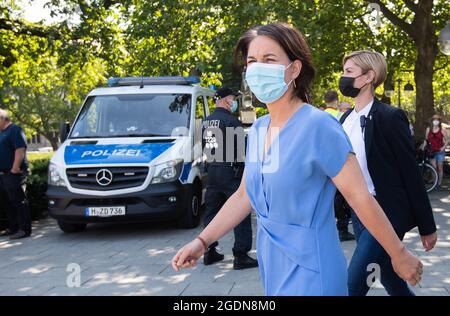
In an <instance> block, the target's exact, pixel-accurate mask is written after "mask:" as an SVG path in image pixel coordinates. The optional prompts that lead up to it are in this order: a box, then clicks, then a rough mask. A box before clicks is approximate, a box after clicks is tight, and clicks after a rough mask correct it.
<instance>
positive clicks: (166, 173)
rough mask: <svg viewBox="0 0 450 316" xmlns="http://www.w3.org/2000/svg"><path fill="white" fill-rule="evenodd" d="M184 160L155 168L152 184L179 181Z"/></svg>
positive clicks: (172, 161)
mask: <svg viewBox="0 0 450 316" xmlns="http://www.w3.org/2000/svg"><path fill="white" fill-rule="evenodd" d="M183 162H184V161H183V159H175V160H171V161H168V162H165V163H162V164H160V165H156V166H155V176H154V177H153V179H152V183H165V182H170V181H174V180H176V179H178V178H179V177H180V175H181V171H182V170H183Z"/></svg>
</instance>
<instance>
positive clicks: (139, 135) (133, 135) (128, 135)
mask: <svg viewBox="0 0 450 316" xmlns="http://www.w3.org/2000/svg"><path fill="white" fill-rule="evenodd" d="M115 137H170V135H162V134H137V133H136V134H126V135H117V136H115Z"/></svg>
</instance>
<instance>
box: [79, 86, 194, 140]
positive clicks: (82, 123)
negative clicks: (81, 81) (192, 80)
mask: <svg viewBox="0 0 450 316" xmlns="http://www.w3.org/2000/svg"><path fill="white" fill-rule="evenodd" d="M190 109H191V95H190V94H133V95H105V96H92V97H89V98H88V99H87V100H86V103H85V104H84V106H83V109H82V110H81V112H80V115H79V116H78V119H77V121H76V122H75V124H74V126H73V129H72V133H71V137H70V138H100V137H102V138H104V137H143V136H171V135H172V134H173V133H177V130H180V129H187V128H189V116H190V115H189V114H190V112H191V111H190Z"/></svg>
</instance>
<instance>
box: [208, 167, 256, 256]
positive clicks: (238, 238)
mask: <svg viewBox="0 0 450 316" xmlns="http://www.w3.org/2000/svg"><path fill="white" fill-rule="evenodd" d="M240 168H241V169H240V170H237V169H236V168H233V167H231V166H217V165H210V166H208V184H207V187H206V194H205V218H204V221H203V223H204V225H205V227H206V226H207V225H208V224H209V223H210V222H211V221H212V220H213V218H214V217H215V216H216V215H217V213H218V212H219V210H220V209H221V208H222V206H223V205H224V204H225V202H226V201H227V200H228V198H229V197H230V196H231V195H233V193H234V192H236V190H237V189H238V188H239V184H240V182H241V178H242V170H243V168H242V167H240ZM218 245H219V243H218V242H217V241H216V242H214V243H213V244H211V245H210V246H209V248H210V249H211V248H215V247H217V246H218ZM251 249H252V223H251V215H248V216H247V217H246V218H245V219H244V220H243V221H242V222H241V223H240V224H239V225H237V226H236V227H235V228H234V247H233V255H234V256H235V257H238V256H241V255H245V254H247V252H249V251H250V250H251Z"/></svg>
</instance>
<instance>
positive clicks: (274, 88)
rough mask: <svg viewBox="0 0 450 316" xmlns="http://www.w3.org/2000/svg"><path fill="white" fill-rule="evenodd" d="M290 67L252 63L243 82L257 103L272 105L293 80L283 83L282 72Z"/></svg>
mask: <svg viewBox="0 0 450 316" xmlns="http://www.w3.org/2000/svg"><path fill="white" fill-rule="evenodd" d="M291 65H292V63H290V64H289V65H287V67H285V66H284V65H280V64H266V63H252V64H251V65H250V66H249V67H248V69H247V71H246V73H245V81H247V84H248V86H249V87H250V90H252V92H253V94H254V95H255V96H256V97H257V98H258V100H259V101H261V102H263V103H272V102H274V101H276V100H278V99H279V98H281V97H282V96H283V95H284V94H285V93H286V91H287V90H288V88H289V85H290V84H291V83H292V81H293V80H291V81H290V82H289V83H286V82H284V72H285V70H286V69H288V68H289V67H290V66H291Z"/></svg>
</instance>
